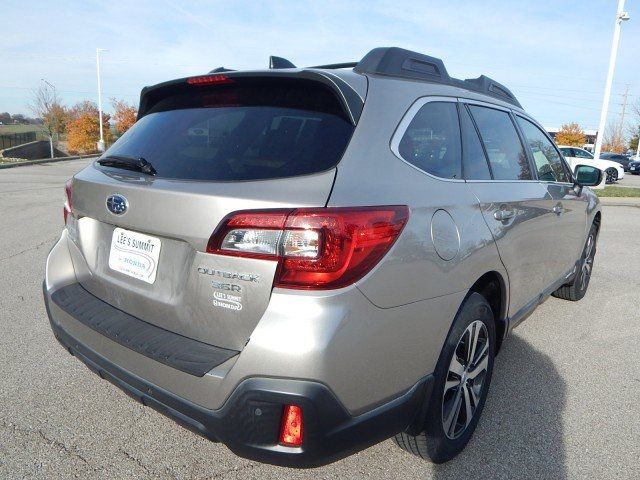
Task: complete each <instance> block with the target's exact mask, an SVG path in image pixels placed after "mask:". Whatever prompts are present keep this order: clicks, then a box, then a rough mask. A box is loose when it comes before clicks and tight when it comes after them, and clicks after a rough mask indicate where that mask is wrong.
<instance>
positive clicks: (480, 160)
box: [460, 104, 491, 180]
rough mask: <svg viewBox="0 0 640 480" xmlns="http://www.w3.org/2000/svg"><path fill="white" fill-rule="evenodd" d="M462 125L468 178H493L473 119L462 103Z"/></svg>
mask: <svg viewBox="0 0 640 480" xmlns="http://www.w3.org/2000/svg"><path fill="white" fill-rule="evenodd" d="M460 125H461V127H462V171H463V174H464V178H465V179H466V180H491V172H490V171H489V164H488V163H487V157H486V156H485V154H484V150H483V149H482V144H481V143H480V138H479V137H478V132H477V131H476V127H475V126H474V125H473V121H472V120H471V117H470V116H469V112H467V108H466V107H465V106H464V105H462V104H461V105H460Z"/></svg>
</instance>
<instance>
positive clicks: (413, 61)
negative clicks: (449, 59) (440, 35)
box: [354, 47, 522, 108]
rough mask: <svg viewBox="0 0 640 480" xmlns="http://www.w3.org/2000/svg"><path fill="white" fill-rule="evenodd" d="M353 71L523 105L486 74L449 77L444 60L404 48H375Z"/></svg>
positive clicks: (505, 88) (518, 105) (520, 106)
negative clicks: (475, 76) (437, 86)
mask: <svg viewBox="0 0 640 480" xmlns="http://www.w3.org/2000/svg"><path fill="white" fill-rule="evenodd" d="M354 71H356V72H358V73H369V74H377V75H387V76H391V77H400V78H410V79H413V80H422V81H425V82H432V83H441V84H444V85H452V86H455V87H459V88H464V89H465V90H470V91H473V92H479V93H483V94H485V95H490V96H492V97H495V98H498V99H500V100H502V101H504V102H508V103H511V104H513V105H515V106H517V107H519V108H522V105H520V102H518V100H517V99H516V97H515V95H513V93H511V91H510V90H509V89H508V88H507V87H505V86H504V85H502V84H500V83H498V82H496V81H495V80H493V79H491V78H489V77H487V76H485V75H481V76H479V77H478V78H472V79H467V80H460V79H457V78H453V77H450V76H449V73H448V72H447V69H446V68H445V66H444V63H443V61H442V60H440V59H439V58H435V57H430V56H429V55H423V54H421V53H417V52H412V51H411V50H405V49H403V48H398V47H380V48H374V49H373V50H371V51H370V52H369V53H367V54H366V55H365V56H364V57H363V58H362V60H360V61H359V62H358V64H357V65H356V66H355V67H354Z"/></svg>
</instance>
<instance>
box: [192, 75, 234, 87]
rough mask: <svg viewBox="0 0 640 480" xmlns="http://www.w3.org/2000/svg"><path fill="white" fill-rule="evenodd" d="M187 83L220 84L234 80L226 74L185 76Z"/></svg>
mask: <svg viewBox="0 0 640 480" xmlns="http://www.w3.org/2000/svg"><path fill="white" fill-rule="evenodd" d="M187 83H188V84H189V85H220V84H227V83H234V82H233V80H232V79H231V78H229V77H227V76H226V75H201V76H199V77H191V78H187Z"/></svg>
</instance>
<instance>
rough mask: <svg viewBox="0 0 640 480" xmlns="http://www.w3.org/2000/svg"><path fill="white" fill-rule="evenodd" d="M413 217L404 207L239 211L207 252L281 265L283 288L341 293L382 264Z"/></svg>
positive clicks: (279, 283)
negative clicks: (271, 261) (272, 261)
mask: <svg viewBox="0 0 640 480" xmlns="http://www.w3.org/2000/svg"><path fill="white" fill-rule="evenodd" d="M408 218H409V209H408V207H407V206H404V205H402V206H397V205H393V206H384V207H356V208H352V207H346V208H331V207H330V208H302V209H296V210H285V209H278V210H261V211H257V210H256V211H242V212H236V213H234V214H232V215H230V216H228V217H227V218H226V219H224V220H223V221H222V222H221V224H220V225H219V226H218V228H217V229H216V231H215V232H214V234H213V235H212V236H211V238H210V239H209V243H208V245H207V252H208V253H215V254H219V255H231V256H239V257H251V258H263V259H267V260H277V261H278V268H277V270H276V276H275V279H274V285H275V286H277V287H283V288H300V289H332V288H341V287H345V286H347V285H350V284H352V283H353V282H355V281H357V280H359V279H360V278H362V277H363V276H364V275H365V274H366V273H367V272H369V271H370V270H371V268H373V267H374V266H375V265H376V264H377V263H378V262H379V261H380V259H381V258H382V257H383V256H384V254H385V253H387V251H389V248H391V246H392V245H393V243H394V242H395V240H396V239H397V238H398V236H399V235H400V232H402V229H403V228H404V225H405V224H406V222H407V219H408Z"/></svg>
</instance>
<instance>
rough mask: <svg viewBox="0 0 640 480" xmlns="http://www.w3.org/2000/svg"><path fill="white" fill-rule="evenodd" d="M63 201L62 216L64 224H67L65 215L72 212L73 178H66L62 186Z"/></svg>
mask: <svg viewBox="0 0 640 480" xmlns="http://www.w3.org/2000/svg"><path fill="white" fill-rule="evenodd" d="M64 193H65V202H64V207H62V216H63V218H64V223H65V225H66V224H67V217H68V216H69V214H71V213H72V212H73V179H71V180H68V181H67V183H66V184H65V186H64Z"/></svg>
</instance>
